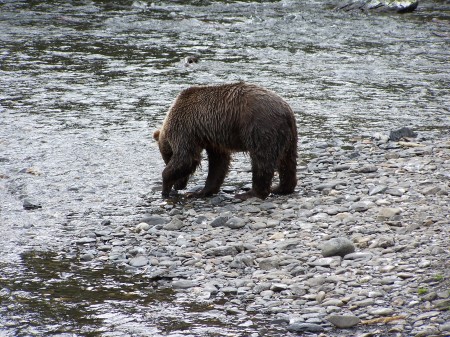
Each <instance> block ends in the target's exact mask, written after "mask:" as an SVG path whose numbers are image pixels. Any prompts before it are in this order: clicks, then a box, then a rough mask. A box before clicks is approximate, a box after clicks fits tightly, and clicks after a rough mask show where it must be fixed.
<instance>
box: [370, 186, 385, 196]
mask: <svg viewBox="0 0 450 337" xmlns="http://www.w3.org/2000/svg"><path fill="white" fill-rule="evenodd" d="M387 189H388V188H387V186H384V185H379V186H374V187H372V188H370V189H369V195H375V194H379V193H383V192H384V191H386V190H387Z"/></svg>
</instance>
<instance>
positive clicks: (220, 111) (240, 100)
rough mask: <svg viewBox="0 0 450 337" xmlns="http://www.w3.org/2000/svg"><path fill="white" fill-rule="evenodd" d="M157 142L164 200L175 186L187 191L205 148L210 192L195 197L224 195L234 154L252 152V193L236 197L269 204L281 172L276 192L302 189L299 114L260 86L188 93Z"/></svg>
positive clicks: (190, 90) (175, 106)
mask: <svg viewBox="0 0 450 337" xmlns="http://www.w3.org/2000/svg"><path fill="white" fill-rule="evenodd" d="M153 137H154V138H155V140H156V141H157V142H158V146H159V150H160V152H161V155H162V157H163V159H164V162H165V163H166V167H165V168H164V170H163V173H162V178H163V186H162V196H163V197H168V196H169V193H170V191H171V190H172V187H173V188H175V189H176V190H179V189H184V188H186V185H187V182H188V180H189V177H190V176H191V175H192V174H193V173H194V172H195V170H196V168H197V167H198V165H199V164H200V161H201V152H202V151H203V149H205V150H206V152H207V155H208V162H209V164H208V176H207V178H206V183H205V187H204V188H203V189H202V190H200V191H199V192H195V193H192V194H190V196H193V197H206V196H211V195H213V194H215V193H218V192H219V189H220V186H221V185H222V183H223V181H224V179H225V176H226V174H227V172H228V168H229V165H230V160H231V153H232V152H248V153H249V155H250V159H251V163H252V189H251V190H249V191H248V192H246V193H242V194H237V195H236V198H240V199H242V200H246V199H247V198H250V197H258V198H261V199H265V198H266V197H267V196H268V195H269V193H270V192H271V190H270V185H271V182H272V178H273V176H274V172H275V170H276V169H277V170H278V173H279V177H280V184H279V186H278V187H276V188H275V189H273V190H272V192H273V193H276V194H289V193H292V192H293V191H294V188H295V186H296V185H297V176H296V167H297V126H296V123H295V117H294V113H293V111H292V109H291V108H290V106H289V105H288V104H287V103H286V102H285V101H284V100H283V99H282V98H281V97H280V96H278V95H277V94H275V93H273V92H271V91H269V90H267V89H264V88H262V87H259V86H257V85H253V84H248V83H245V82H238V83H232V84H224V85H214V86H195V87H191V88H188V89H185V90H183V91H182V92H181V93H180V94H179V95H178V97H177V98H176V99H175V102H174V103H173V105H172V107H171V108H170V110H169V112H168V114H167V116H166V118H165V120H164V122H163V125H162V127H161V129H160V130H157V131H155V133H154V135H153Z"/></svg>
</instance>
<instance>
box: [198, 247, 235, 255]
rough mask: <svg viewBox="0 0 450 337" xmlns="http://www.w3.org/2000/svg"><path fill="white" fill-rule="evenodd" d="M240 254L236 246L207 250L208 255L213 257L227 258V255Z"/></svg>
mask: <svg viewBox="0 0 450 337" xmlns="http://www.w3.org/2000/svg"><path fill="white" fill-rule="evenodd" d="M237 253H238V251H237V249H236V247H234V246H222V247H215V248H209V249H207V250H205V254H206V255H212V256H227V255H233V256H234V255H236V254H237Z"/></svg>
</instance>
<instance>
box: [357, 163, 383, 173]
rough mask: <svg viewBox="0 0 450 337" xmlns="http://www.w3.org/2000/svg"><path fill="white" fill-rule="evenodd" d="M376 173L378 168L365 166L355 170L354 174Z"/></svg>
mask: <svg viewBox="0 0 450 337" xmlns="http://www.w3.org/2000/svg"><path fill="white" fill-rule="evenodd" d="M376 171H378V167H376V166H375V165H365V166H363V167H359V168H357V169H355V172H358V173H373V172H376Z"/></svg>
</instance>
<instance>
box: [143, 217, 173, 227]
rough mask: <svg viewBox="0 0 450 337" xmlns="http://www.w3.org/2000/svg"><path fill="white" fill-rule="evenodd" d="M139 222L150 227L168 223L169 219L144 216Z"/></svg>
mask: <svg viewBox="0 0 450 337" xmlns="http://www.w3.org/2000/svg"><path fill="white" fill-rule="evenodd" d="M141 222H145V223H147V224H149V225H150V226H156V225H164V224H166V223H168V222H169V219H167V218H163V217H161V216H157V215H146V216H144V217H143V218H142V219H141Z"/></svg>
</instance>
